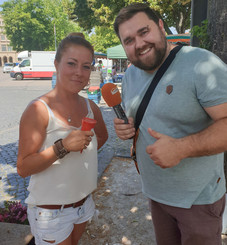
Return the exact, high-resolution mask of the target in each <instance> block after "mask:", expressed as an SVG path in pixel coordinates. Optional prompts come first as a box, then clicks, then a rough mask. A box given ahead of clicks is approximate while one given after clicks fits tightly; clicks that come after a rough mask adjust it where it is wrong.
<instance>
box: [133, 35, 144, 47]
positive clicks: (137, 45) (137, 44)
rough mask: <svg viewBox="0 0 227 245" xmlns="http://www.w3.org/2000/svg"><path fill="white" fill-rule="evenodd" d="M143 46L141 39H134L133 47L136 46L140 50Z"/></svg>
mask: <svg viewBox="0 0 227 245" xmlns="http://www.w3.org/2000/svg"><path fill="white" fill-rule="evenodd" d="M144 44H145V41H144V40H143V38H142V37H136V38H135V45H136V48H137V49H138V48H142V47H143V46H144Z"/></svg>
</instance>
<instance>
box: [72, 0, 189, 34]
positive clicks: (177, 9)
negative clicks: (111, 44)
mask: <svg viewBox="0 0 227 245" xmlns="http://www.w3.org/2000/svg"><path fill="white" fill-rule="evenodd" d="M75 2H76V5H75V11H74V13H75V15H76V16H77V19H76V20H77V21H78V23H79V25H80V26H81V27H83V28H84V29H86V30H91V29H92V27H95V26H105V27H110V26H112V25H113V22H114V19H115V17H116V15H117V14H118V12H119V11H120V9H121V8H122V7H124V6H127V5H129V4H131V3H133V2H147V3H148V4H149V5H150V7H152V8H153V9H154V10H156V12H157V13H158V15H159V17H160V18H162V19H163V20H164V21H165V22H166V25H165V28H166V31H167V33H169V34H170V30H169V29H168V26H173V27H175V28H176V30H177V31H178V33H184V32H185V30H187V29H189V28H190V13H191V1H190V0H186V1H180V0H165V1H163V0H147V1H145V0H109V1H106V0H75Z"/></svg>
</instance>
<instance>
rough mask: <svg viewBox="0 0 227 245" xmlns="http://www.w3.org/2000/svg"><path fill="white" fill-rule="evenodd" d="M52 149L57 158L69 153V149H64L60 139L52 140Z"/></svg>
mask: <svg viewBox="0 0 227 245" xmlns="http://www.w3.org/2000/svg"><path fill="white" fill-rule="evenodd" d="M53 150H54V153H55V154H56V156H57V158H59V159H61V158H63V157H64V156H65V155H66V154H68V153H69V151H68V150H66V149H65V147H64V146H63V144H62V139H59V140H57V141H55V142H54V145H53Z"/></svg>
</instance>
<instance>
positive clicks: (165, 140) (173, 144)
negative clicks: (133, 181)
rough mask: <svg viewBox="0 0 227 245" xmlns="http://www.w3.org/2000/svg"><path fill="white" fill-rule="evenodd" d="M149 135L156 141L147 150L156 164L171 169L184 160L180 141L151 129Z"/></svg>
mask: <svg viewBox="0 0 227 245" xmlns="http://www.w3.org/2000/svg"><path fill="white" fill-rule="evenodd" d="M148 133H149V134H150V135H151V136H152V137H154V138H155V139H156V142H155V143H154V144H152V145H148V146H147V148H146V152H147V153H148V154H149V155H150V158H151V159H152V160H153V161H154V163H155V164H156V165H158V166H160V167H161V168H171V167H173V166H176V165H177V164H179V162H180V161H181V160H182V159H183V157H182V151H181V144H180V139H175V138H172V137H170V136H167V135H164V134H161V133H159V132H156V131H154V130H152V129H151V128H148Z"/></svg>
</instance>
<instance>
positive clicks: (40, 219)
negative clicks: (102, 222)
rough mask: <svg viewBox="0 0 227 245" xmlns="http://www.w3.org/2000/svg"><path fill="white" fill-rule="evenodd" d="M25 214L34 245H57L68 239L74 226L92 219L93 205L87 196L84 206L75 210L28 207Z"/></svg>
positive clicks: (71, 208) (90, 197) (90, 198)
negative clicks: (33, 238) (26, 214)
mask: <svg viewBox="0 0 227 245" xmlns="http://www.w3.org/2000/svg"><path fill="white" fill-rule="evenodd" d="M27 213H28V220H29V223H30V227H31V233H32V234H33V236H34V237H35V244H36V245H47V244H49V245H50V244H58V243H61V242H63V241H64V240H65V239H67V237H69V235H70V234H71V233H72V231H73V228H74V224H81V223H84V222H86V221H88V220H90V219H91V218H92V217H93V215H94V213H95V203H94V201H93V199H92V196H91V195H89V196H88V197H87V199H86V201H85V202H84V204H83V205H82V206H80V207H77V208H73V207H70V208H62V209H44V208H40V207H37V206H31V205H29V206H28V210H27ZM47 241H55V242H54V243H49V242H47Z"/></svg>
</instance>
